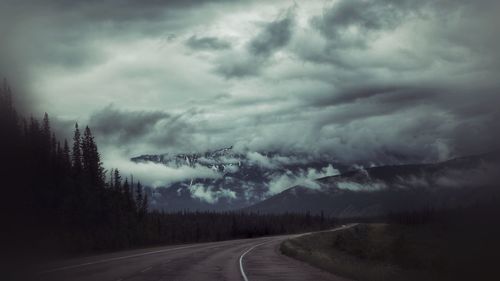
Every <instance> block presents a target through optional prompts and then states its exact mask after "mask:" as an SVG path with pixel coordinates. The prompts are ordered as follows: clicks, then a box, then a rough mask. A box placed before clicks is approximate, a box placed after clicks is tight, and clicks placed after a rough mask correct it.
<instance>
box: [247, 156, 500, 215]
mask: <svg viewBox="0 0 500 281" xmlns="http://www.w3.org/2000/svg"><path fill="white" fill-rule="evenodd" d="M499 159H500V157H499V153H489V154H483V155H475V156H468V157H462V158H456V159H452V160H449V161H445V162H441V163H435V164H418V165H400V166H381V167H374V168H368V169H360V170H356V171H351V172H347V173H344V174H341V175H338V176H332V177H325V178H321V179H318V180H317V181H316V182H317V183H318V184H319V186H320V187H319V188H315V189H311V188H308V187H304V186H294V187H292V188H289V189H287V190H285V191H283V192H281V193H279V194H277V195H275V196H273V197H270V198H268V199H266V200H264V201H262V202H259V203H257V204H255V205H253V206H251V207H248V208H246V209H245V210H247V211H258V212H262V213H283V212H307V211H310V212H311V213H320V212H322V211H323V212H324V213H325V214H326V215H331V216H338V217H357V216H361V217H363V216H374V215H381V214H385V213H388V212H398V211H411V210H419V209H424V208H448V207H456V206H465V205H471V204H475V203H478V202H482V201H485V200H489V199H491V196H499V194H500V192H499V186H498V182H499V177H500V176H499V173H498V171H500V169H499V167H500V165H499V162H500V161H499Z"/></svg>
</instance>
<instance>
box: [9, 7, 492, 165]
mask: <svg viewBox="0 0 500 281" xmlns="http://www.w3.org/2000/svg"><path fill="white" fill-rule="evenodd" d="M289 5H290V2H289V1H272V2H271V1H230V2H229V1H181V0H178V1H132V0H126V1H122V0H107V1H85V2H84V1H78V2H75V1H55V0H54V1H44V3H42V2H39V1H2V2H1V3H0V35H1V36H0V37H1V38H2V49H1V50H0V74H1V75H5V76H7V77H8V78H9V79H10V80H13V81H14V84H15V85H14V88H16V89H18V88H19V87H21V88H22V91H21V92H24V91H25V92H36V93H37V95H36V96H34V97H31V98H26V100H29V101H30V102H31V103H32V104H34V105H37V107H36V108H37V109H39V110H43V111H48V112H49V113H50V114H52V115H60V116H59V117H60V120H79V121H80V123H81V124H84V123H86V121H88V123H89V125H90V126H91V127H92V128H93V130H94V132H95V134H96V137H97V138H98V141H99V142H100V144H102V150H103V151H104V154H106V151H113V149H116V147H119V148H120V149H123V150H124V152H123V155H122V156H123V157H121V158H120V159H122V158H123V159H128V158H129V157H130V156H131V155H138V154H141V153H162V152H167V151H172V152H182V151H205V150H209V149H217V148H220V147H226V146H231V145H234V146H235V148H238V149H242V150H245V149H247V150H250V151H274V150H281V151H283V152H302V153H306V154H307V155H331V156H332V158H335V159H338V160H341V161H344V162H348V163H363V164H366V163H368V164H369V163H371V162H373V163H375V164H387V163H403V162H405V163H407V162H419V161H434V160H436V159H446V158H447V157H453V156H459V155H464V154H470V153H477V152H482V151H487V150H492V149H494V148H495V147H498V143H500V142H498V139H499V137H500V136H499V133H498V132H500V128H499V125H498V124H499V122H498V120H499V119H500V116H499V114H498V109H497V105H498V104H500V100H499V95H498V89H500V85H499V82H498V77H499V75H500V56H499V55H498V49H499V48H500V40H498V36H496V32H497V31H496V29H497V27H498V26H499V25H500V21H499V17H498V11H500V4H499V3H498V1H493V0H481V1H451V0H437V1H427V0H426V1H409V0H408V1H406V0H405V1H396V0H381V1H361V0H344V1H335V2H334V3H333V4H331V5H327V7H326V8H322V7H323V4H322V2H309V1H307V2H304V3H301V4H300V5H296V6H295V7H293V8H289ZM193 50H202V51H200V52H195V51H193ZM4 73H7V74H4ZM232 78H237V79H232ZM68 101H70V102H68ZM110 103H113V104H114V106H108V107H104V109H103V105H106V104H110ZM43 111H42V112H43ZM92 112H93V113H92ZM35 115H36V116H39V115H38V113H36V114H35ZM56 117H57V116H56ZM68 124H69V125H68ZM72 124H73V121H71V122H69V121H68V122H62V125H61V126H65V127H67V126H70V125H72ZM104 160H106V159H104Z"/></svg>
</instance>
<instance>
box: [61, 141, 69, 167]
mask: <svg viewBox="0 0 500 281" xmlns="http://www.w3.org/2000/svg"><path fill="white" fill-rule="evenodd" d="M70 157H71V156H70V151H69V145H68V140H67V139H64V147H63V151H62V165H63V169H64V171H69V170H71V159H70Z"/></svg>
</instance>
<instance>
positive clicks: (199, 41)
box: [186, 35, 231, 50]
mask: <svg viewBox="0 0 500 281" xmlns="http://www.w3.org/2000/svg"><path fill="white" fill-rule="evenodd" d="M186 45H187V46H188V47H190V48H191V49H194V50H224V49H229V48H231V43H229V42H227V41H224V40H221V39H219V38H216V37H197V36H194V35H193V36H191V37H189V39H188V40H186Z"/></svg>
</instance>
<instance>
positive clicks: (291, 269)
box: [36, 235, 346, 281]
mask: <svg viewBox="0 0 500 281" xmlns="http://www.w3.org/2000/svg"><path fill="white" fill-rule="evenodd" d="M293 236H296V235H284V236H273V237H263V238H255V239H241V240H230V241H222V242H213V243H199V244H187V245H178V246H168V247H158V248H149V249H142V250H132V251H123V252H117V253H112V254H106V255H99V256H93V257H86V258H80V259H74V260H68V261H64V262H58V263H53V264H50V265H47V266H46V267H45V268H44V269H42V270H40V272H38V273H37V276H36V280H40V281H49V280H50V281H63V280H64V281H68V280H71V281H150V280H152V281H153V280H154V281H160V280H161V281H167V280H168V281H177V280H178V281H183V280H185V281H198V280H200V281H201V280H207V281H211V280H218V281H220V280H238V281H239V280H243V281H247V280H259V281H265V280H287V281H294V280H315V281H319V280H336V281H341V280H346V279H343V278H340V277H337V276H335V275H332V274H330V273H327V272H325V271H322V270H319V269H317V268H314V267H311V266H309V265H307V264H305V263H302V262H299V261H297V260H294V259H291V258H289V257H287V256H284V255H282V254H281V253H280V252H279V245H280V243H281V242H282V241H283V240H285V239H287V238H291V237H293Z"/></svg>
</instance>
